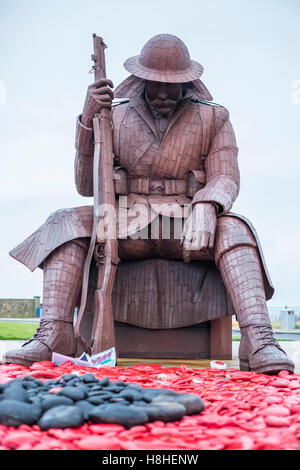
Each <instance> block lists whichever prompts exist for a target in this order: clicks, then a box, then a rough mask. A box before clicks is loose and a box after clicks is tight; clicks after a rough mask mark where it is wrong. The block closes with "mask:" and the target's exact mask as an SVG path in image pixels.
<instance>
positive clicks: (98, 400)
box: [86, 395, 105, 405]
mask: <svg viewBox="0 0 300 470" xmlns="http://www.w3.org/2000/svg"><path fill="white" fill-rule="evenodd" d="M86 401H87V402H88V403H91V404H92V405H102V404H103V403H105V402H104V400H103V398H102V397H101V396H100V395H95V396H93V397H88V398H87V399H86Z"/></svg>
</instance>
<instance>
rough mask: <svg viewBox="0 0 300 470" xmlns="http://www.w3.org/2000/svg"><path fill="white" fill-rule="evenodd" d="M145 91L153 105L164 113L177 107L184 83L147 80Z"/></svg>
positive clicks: (159, 111) (160, 112)
mask: <svg viewBox="0 0 300 470" xmlns="http://www.w3.org/2000/svg"><path fill="white" fill-rule="evenodd" d="M145 92H146V95H147V98H148V100H149V102H150V104H151V106H153V108H154V109H155V110H156V111H157V112H158V113H159V114H162V115H164V114H168V113H169V112H170V111H172V110H174V108H175V107H176V105H177V103H178V101H179V100H180V97H181V93H182V84H181V83H164V82H152V81H150V80H145Z"/></svg>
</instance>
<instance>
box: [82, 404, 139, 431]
mask: <svg viewBox="0 0 300 470" xmlns="http://www.w3.org/2000/svg"><path fill="white" fill-rule="evenodd" d="M89 419H90V420H91V421H92V422H94V423H113V424H120V425H122V426H124V427H125V428H131V427H132V426H138V425H141V424H145V423H146V422H147V421H148V415H147V413H146V412H145V411H144V410H142V409H140V408H137V407H130V406H124V405H115V404H113V405H102V406H101V405H100V406H97V407H96V408H95V409H94V410H92V411H91V412H90V413H89Z"/></svg>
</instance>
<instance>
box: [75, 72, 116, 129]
mask: <svg viewBox="0 0 300 470" xmlns="http://www.w3.org/2000/svg"><path fill="white" fill-rule="evenodd" d="M113 86H114V85H113V83H112V81H111V80H109V79H104V78H100V80H97V81H96V82H95V83H93V84H92V85H90V86H89V87H88V89H87V93H86V99H85V103H84V108H83V113H82V124H83V125H85V126H88V127H91V125H92V122H93V117H94V116H95V114H97V113H100V111H101V109H103V108H108V109H110V108H111V104H112V100H113V99H114V93H113V91H112V88H113Z"/></svg>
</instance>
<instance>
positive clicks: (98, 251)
mask: <svg viewBox="0 0 300 470" xmlns="http://www.w3.org/2000/svg"><path fill="white" fill-rule="evenodd" d="M104 245H105V243H97V244H96V245H95V248H94V258H95V261H96V266H97V267H99V266H100V264H103V263H104V257H105V255H104Z"/></svg>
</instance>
